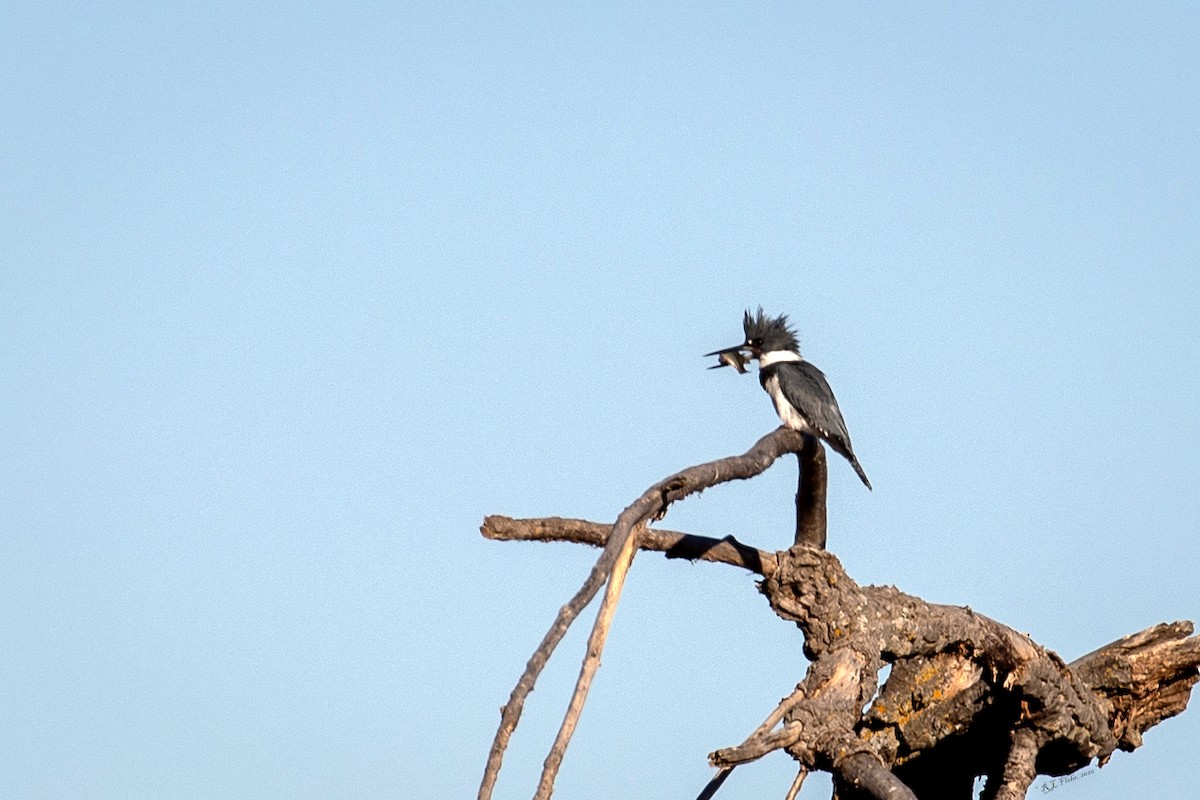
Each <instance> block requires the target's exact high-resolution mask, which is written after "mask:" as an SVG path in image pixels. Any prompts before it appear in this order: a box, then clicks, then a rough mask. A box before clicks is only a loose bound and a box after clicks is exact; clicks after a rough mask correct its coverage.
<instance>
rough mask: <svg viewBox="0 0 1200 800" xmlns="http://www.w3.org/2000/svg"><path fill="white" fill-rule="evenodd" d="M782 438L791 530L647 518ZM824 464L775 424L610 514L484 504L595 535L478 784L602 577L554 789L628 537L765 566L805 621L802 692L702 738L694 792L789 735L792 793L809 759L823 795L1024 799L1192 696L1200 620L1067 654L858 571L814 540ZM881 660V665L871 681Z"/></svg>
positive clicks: (750, 468)
mask: <svg viewBox="0 0 1200 800" xmlns="http://www.w3.org/2000/svg"><path fill="white" fill-rule="evenodd" d="M788 452H793V453H796V454H797V455H798V456H799V458H800V462H801V482H800V486H799V489H798V491H797V495H796V501H797V517H796V519H797V524H796V544H795V545H793V546H792V547H791V548H790V549H788V550H783V551H779V552H765V551H761V550H758V549H756V548H753V547H750V546H747V545H744V544H742V543H740V542H737V541H735V540H733V539H732V538H726V539H722V540H716V539H710V538H706V537H699V536H691V535H688V534H684V533H677V532H670V531H661V530H652V529H649V528H647V527H645V525H646V523H647V522H648V521H649V519H650V518H651V517H653V518H661V516H662V515H663V513H665V510H666V508H667V506H668V505H669V504H670V503H671V502H673V501H674V500H678V499H680V498H681V497H684V496H687V495H688V494H691V493H694V492H697V491H700V490H702V489H704V488H707V487H709V486H713V485H715V484H717V483H722V482H724V481H727V480H732V479H741V478H748V477H752V476H753V475H757V474H758V473H760V472H762V471H763V470H764V469H766V468H767V466H769V465H770V464H771V463H772V462H773V461H774V460H775V459H776V458H778V457H779V456H780V455H782V454H784V453H788ZM824 467H825V463H824V453H823V450H822V449H821V445H820V444H819V443H818V442H816V440H815V439H811V438H809V439H807V441H806V440H805V438H804V437H801V436H800V435H799V434H797V433H795V432H794V431H789V430H786V429H783V428H781V429H779V430H777V431H775V432H774V433H772V434H770V435H768V436H766V437H764V438H763V439H762V440H760V441H759V442H758V443H757V444H756V445H755V446H754V447H753V448H752V449H751V450H750V451H748V452H747V453H746V454H744V455H742V456H735V457H731V458H728V459H722V460H720V461H716V462H711V463H709V464H702V465H699V466H697V467H692V468H689V469H687V470H684V471H682V472H680V473H677V474H676V475H673V476H671V477H669V478H667V479H666V480H664V481H662V482H660V483H659V484H656V485H655V486H653V487H651V488H650V489H649V490H647V492H646V493H644V494H643V495H642V497H640V498H639V499H638V500H637V501H635V502H634V504H633V505H631V506H630V507H629V508H628V509H626V510H625V512H623V513H622V515H621V517H620V518H618V520H617V523H616V524H615V525H613V526H609V525H603V524H599V523H593V522H586V521H583V520H569V519H561V518H546V519H532V520H514V519H509V518H507V517H497V516H493V517H488V518H487V519H486V520H485V521H484V525H483V528H482V532H483V534H484V536H486V537H488V538H491V539H501V540H517V539H520V540H540V541H568V542H581V543H587V544H592V545H597V546H604V547H605V551H604V554H603V555H602V556H601V558H600V560H599V561H598V562H597V566H596V568H594V569H593V572H592V575H591V576H589V579H588V582H586V583H585V584H584V587H583V589H581V590H580V593H579V594H577V595H576V597H575V598H573V600H572V601H571V602H570V603H568V605H567V606H564V609H563V612H561V613H560V616H559V618H558V619H557V620H556V621H555V625H554V626H552V627H551V630H550V632H549V633H548V634H547V637H546V639H545V640H544V641H543V643H542V645H541V646H540V647H539V648H538V651H537V652H536V653H535V654H534V657H533V658H531V659H530V663H529V666H528V667H527V669H526V673H525V674H524V675H523V676H522V679H521V681H520V682H518V685H517V688H516V689H515V690H514V692H513V696H512V698H510V701H509V704H508V705H507V706H506V707H505V709H504V711H503V714H502V721H501V727H500V730H499V731H498V733H497V737H496V743H495V744H494V745H493V748H492V753H491V756H490V757H489V761H488V767H487V769H486V770H485V776H484V781H483V784H482V786H481V788H480V794H479V796H480V798H481V800H487V798H489V797H490V794H491V788H492V786H493V785H494V782H495V777H496V774H497V772H498V771H499V766H500V759H501V756H502V755H503V750H504V746H505V744H506V743H507V740H508V737H509V735H511V733H512V730H513V729H514V728H515V727H516V723H517V719H518V718H519V714H520V709H521V705H522V703H523V701H524V697H525V695H527V694H528V691H529V690H531V689H532V686H533V681H535V680H536V677H537V674H538V672H539V671H540V669H541V666H542V665H544V663H545V661H546V659H548V658H549V655H550V653H551V652H552V651H553V649H554V646H555V645H556V644H557V642H558V640H559V639H561V636H562V633H564V632H565V630H566V626H567V625H569V624H570V622H571V620H573V619H574V615H577V614H578V612H579V610H580V609H582V607H583V605H586V603H587V601H588V600H590V599H591V597H592V596H594V595H595V594H596V592H597V591H598V589H599V586H600V584H602V583H604V582H605V581H609V593H608V594H607V595H606V603H605V606H604V607H602V611H601V614H600V615H599V617H598V619H597V627H596V629H594V630H593V637H592V640H591V641H590V644H589V651H588V654H587V655H586V656H585V659H584V665H583V669H582V670H581V673H580V683H579V685H578V686H577V691H576V695H575V697H574V698H573V699H572V703H571V706H570V708H569V710H568V713H567V718H566V719H565V720H564V724H563V732H560V736H559V739H558V740H557V741H556V743H555V747H554V749H552V751H551V755H550V757H548V758H547V764H546V770H545V771H544V773H543V778H542V781H541V782H540V784H539V788H538V791H537V794H536V795H535V797H548V796H549V794H550V792H551V791H552V788H553V780H554V776H555V773H556V771H557V765H558V763H559V761H560V760H561V757H562V752H563V751H564V750H565V747H566V744H567V742H568V741H569V738H570V731H571V730H572V729H573V727H574V719H576V718H577V717H578V714H579V711H580V710H581V708H582V702H583V697H585V696H586V690H587V686H588V684H590V680H591V676H592V675H593V674H594V671H595V667H596V666H597V665H598V662H599V650H600V648H602V646H603V638H604V637H603V634H604V633H605V632H606V631H607V625H608V624H609V621H610V620H611V610H612V606H613V604H615V599H616V595H617V594H619V580H618V581H617V584H618V585H617V587H616V591H615V592H614V591H613V581H612V580H610V578H611V576H613V574H614V572H619V577H622V578H623V575H624V570H625V569H627V568H628V565H629V562H630V561H631V560H632V556H633V554H634V552H636V550H638V549H641V550H653V551H660V552H663V553H665V554H666V555H667V556H668V557H669V558H670V557H675V558H688V559H705V560H709V561H716V562H722V563H727V564H733V565H736V566H739V567H742V568H745V569H748V570H751V571H752V572H755V573H757V574H759V575H761V576H762V577H763V580H762V581H761V582H760V584H759V586H760V589H761V591H762V593H763V594H764V595H765V596H766V598H767V601H768V603H769V604H770V606H771V608H772V610H774V611H775V613H776V614H778V615H779V616H780V617H782V618H783V619H785V620H788V621H791V622H794V623H795V624H796V625H797V626H798V627H799V629H800V631H801V632H802V634H803V635H804V652H805V655H806V656H807V657H808V658H809V660H810V662H811V663H810V665H809V668H808V672H807V674H806V675H805V676H804V678H803V679H802V680H801V681H800V683H799V684H798V686H797V687H796V691H795V692H793V693H792V694H791V695H790V696H789V697H788V698H786V699H785V700H784V701H783V702H782V703H781V704H780V705H779V706H778V707H777V708H776V709H774V710H773V711H772V712H771V713H770V714H769V715H768V716H767V719H766V721H765V722H764V723H763V725H761V726H760V727H759V728H758V730H756V731H755V732H753V733H752V734H751V735H750V736H749V738H747V739H746V740H745V741H744V742H743V743H741V744H740V745H737V746H734V747H728V748H724V749H720V750H717V751H715V752H713V753H711V754H710V756H709V761H710V762H711V763H712V765H713V766H714V767H717V768H719V770H720V771H719V772H718V774H717V776H716V777H715V778H714V779H713V781H712V782H711V783H710V785H709V787H708V788H707V789H706V790H705V792H704V793H702V795H701V796H702V797H709V796H711V795H712V794H713V793H715V791H716V790H717V788H719V786H720V784H721V782H722V781H723V780H724V778H725V777H726V776H727V775H728V773H729V771H730V770H732V769H733V768H734V767H735V766H737V765H739V764H742V763H745V762H748V761H752V760H754V759H757V758H760V757H761V756H763V755H765V754H767V753H769V752H772V751H775V750H779V749H783V750H786V752H788V753H789V754H790V755H791V756H792V757H793V758H794V759H795V760H796V761H797V762H798V765H799V767H800V773H799V775H798V777H797V780H796V782H795V783H794V784H793V787H792V789H791V791H790V792H789V796H794V793H795V792H796V791H797V790H798V789H799V785H800V783H801V781H802V780H803V776H804V775H806V774H807V772H808V771H809V770H815V769H819V770H825V771H828V772H830V773H832V774H833V775H834V791H835V795H836V796H837V797H838V798H841V799H842V800H850V799H851V798H860V797H874V798H880V799H881V800H882V799H883V798H887V799H888V800H893V799H898V798H920V799H921V800H935V798H936V799H937V800H942V799H943V798H944V799H945V800H969V798H970V797H971V792H972V786H973V783H974V780H975V777H976V776H979V775H985V776H987V784H986V788H985V792H984V798H987V799H988V800H1001V799H1002V798H1003V799H1004V800H1013V799H1015V800H1019V798H1024V797H1025V793H1026V791H1027V789H1028V787H1029V785H1030V784H1031V782H1032V781H1033V779H1034V778H1035V777H1036V776H1037V775H1038V774H1045V775H1056V776H1057V775H1065V774H1068V773H1070V772H1073V771H1075V770H1078V769H1080V768H1081V767H1083V766H1086V765H1087V764H1089V763H1090V762H1091V761H1092V760H1093V759H1099V760H1100V764H1101V765H1103V764H1104V763H1105V762H1106V761H1107V759H1108V758H1109V757H1110V756H1111V755H1112V753H1113V751H1114V750H1115V749H1117V748H1118V747H1119V748H1121V749H1123V750H1133V749H1135V748H1136V747H1138V746H1140V745H1141V743H1142V739H1141V733H1142V731H1144V730H1146V729H1147V728H1149V727H1151V726H1153V725H1155V724H1157V723H1158V722H1160V721H1162V720H1163V719H1166V718H1167V717H1170V716H1173V715H1175V714H1178V713H1180V712H1182V711H1183V710H1184V709H1185V708H1186V707H1187V702H1188V699H1189V697H1190V691H1191V687H1192V686H1193V684H1195V683H1196V681H1197V679H1198V677H1200V672H1198V669H1197V668H1198V666H1200V637H1194V636H1192V625H1191V623H1190V622H1176V623H1171V624H1162V625H1157V626H1155V627H1153V628H1149V629H1147V630H1145V631H1142V632H1140V633H1136V634H1133V635H1131V636H1127V637H1125V638H1123V639H1120V640H1118V641H1116V642H1113V643H1111V644H1109V645H1106V646H1104V647H1102V648H1100V649H1099V650H1096V651H1095V652H1093V653H1090V654H1088V655H1086V656H1084V657H1082V658H1080V659H1078V660H1076V661H1074V662H1072V663H1071V664H1066V663H1064V662H1063V660H1062V659H1061V658H1059V657H1058V656H1057V655H1056V654H1055V653H1054V652H1053V651H1051V650H1048V649H1046V648H1044V647H1042V646H1040V645H1038V644H1037V643H1035V642H1033V641H1032V640H1031V639H1030V638H1029V637H1027V636H1025V635H1024V634H1021V633H1018V632H1016V631H1014V630H1012V629H1011V628H1009V627H1007V626H1005V625H1003V624H1001V623H999V622H996V621H995V620H992V619H989V618H988V617H985V616H983V615H981V614H977V613H975V612H973V611H972V610H971V609H970V608H964V607H958V606H946V605H936V604H932V603H926V602H925V601H923V600H921V599H920V598H917V597H913V596H911V595H907V594H904V593H903V592H900V591H899V590H897V589H895V588H892V587H876V586H859V585H858V584H857V583H855V582H854V581H853V580H852V579H851V578H850V577H849V576H848V575H847V574H846V572H845V570H844V569H843V568H842V565H841V563H840V562H839V561H838V560H837V558H836V557H835V556H834V555H833V554H832V553H829V552H828V551H826V550H824V549H823V548H824V544H825V485H824V483H825V480H824V479H825V469H824ZM605 608H607V609H608V613H607V616H606V614H605V611H604V609H605ZM597 631H599V634H597ZM597 642H598V646H597ZM885 665H889V666H890V667H891V672H890V674H889V676H888V679H887V681H886V683H885V684H884V686H883V687H882V688H879V687H878V676H879V672H880V670H881V669H882V668H883V667H884V666H885ZM868 704H869V705H868ZM864 707H866V711H865V712H864V711H863V708H864Z"/></svg>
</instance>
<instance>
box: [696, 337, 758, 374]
mask: <svg viewBox="0 0 1200 800" xmlns="http://www.w3.org/2000/svg"><path fill="white" fill-rule="evenodd" d="M743 347H744V346H743V345H740V344H739V345H737V346H736V347H726V348H725V349H724V350H713V351H712V352H711V353H705V354H704V357H705V358H708V357H709V356H716V357H717V363H716V364H713V365H712V366H711V367H709V369H720V368H721V367H733V368H734V369H736V370H737V371H738V372H743V373H744V372H746V371H747V370H746V361H748V360H749V359H748V357H747V356H746V354H745V353H743V352H742V350H743Z"/></svg>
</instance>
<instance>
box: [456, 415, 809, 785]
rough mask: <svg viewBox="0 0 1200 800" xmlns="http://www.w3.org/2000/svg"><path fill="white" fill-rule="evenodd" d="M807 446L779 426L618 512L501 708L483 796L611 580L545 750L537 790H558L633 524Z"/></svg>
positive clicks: (632, 546) (632, 545) (631, 548)
mask: <svg viewBox="0 0 1200 800" xmlns="http://www.w3.org/2000/svg"><path fill="white" fill-rule="evenodd" d="M803 446H804V440H803V438H802V437H801V435H800V434H799V433H797V432H796V431H792V430H789V429H787V428H782V427H781V428H777V429H776V430H774V431H772V432H771V433H769V434H767V435H766V436H764V437H762V438H761V439H759V440H758V441H757V442H756V443H755V444H754V446H753V447H751V448H750V449H749V450H747V451H746V452H745V453H744V454H742V455H740V456H730V457H728V458H723V459H719V460H717V461H711V462H709V463H707V464H699V465H697V466H694V467H689V468H688V469H685V470H683V471H681V472H678V473H676V474H675V475H672V476H670V477H669V478H667V479H665V480H663V481H660V482H658V483H656V484H655V485H653V486H651V487H650V488H649V489H647V490H646V491H645V492H644V493H643V494H642V495H641V497H639V498H638V499H637V500H635V501H634V502H633V503H632V504H630V506H629V507H628V508H626V509H625V510H624V511H623V512H621V515H620V516H619V517H617V521H616V523H615V524H614V525H613V530H612V533H611V535H610V536H609V538H608V541H607V542H606V543H605V546H604V552H603V553H601V554H600V557H599V559H597V561H596V564H595V566H593V567H592V571H591V573H590V574H589V575H588V578H587V580H586V581H585V582H584V585H583V586H582V587H581V588H580V590H579V591H578V592H576V594H575V596H574V597H573V598H572V599H571V601H570V602H569V603H568V604H567V605H566V606H564V607H563V608H562V609H561V610H560V611H559V614H558V616H557V617H556V618H555V620H554V623H553V624H552V625H551V626H550V630H549V631H548V632H547V634H546V636H545V637H544V638H543V639H542V643H541V644H540V645H539V646H538V649H537V650H536V651H535V652H534V654H533V656H532V657H530V659H529V662H528V664H527V665H526V668H525V672H524V673H523V674H522V675H521V678H520V679H519V680H518V682H517V685H516V687H515V688H514V689H513V692H512V694H511V695H510V697H509V701H508V704H507V705H505V707H504V709H503V710H502V711H501V719H500V727H499V729H498V730H497V731H496V737H495V739H494V740H493V742H492V747H491V751H490V752H489V754H488V761H487V766H486V767H485V769H484V775H483V780H482V782H481V783H480V787H479V795H478V797H479V800H490V798H491V795H492V790H493V789H494V787H495V783H496V778H497V776H498V775H499V771H500V765H501V763H502V760H503V758H504V751H505V749H506V748H507V746H508V741H509V738H510V737H511V735H512V732H513V730H515V729H516V726H517V723H518V721H519V720H520V716H521V710H522V708H523V707H524V703H525V698H526V697H528V695H529V693H530V692H531V691H533V687H534V684H535V683H536V681H537V678H538V675H540V674H541V671H542V669H543V668H544V667H545V665H546V662H547V660H549V658H550V655H551V654H552V653H553V652H554V649H555V648H556V647H557V646H558V643H559V642H560V641H561V640H562V637H563V635H564V634H565V633H566V630H567V628H568V627H569V626H570V625H571V623H572V622H574V620H575V619H576V617H578V616H579V613H580V612H581V611H582V610H583V608H584V607H586V606H587V604H588V603H589V602H591V600H592V598H593V597H595V595H596V593H597V592H598V591H599V588H600V586H601V585H603V584H604V583H605V582H608V584H609V586H608V589H607V590H606V591H605V595H604V600H603V602H602V604H601V609H600V612H599V613H598V614H597V617H596V623H595V624H594V625H593V627H592V634H591V636H590V637H589V639H588V650H587V653H586V654H585V656H584V660H583V665H582V666H581V668H580V672H579V678H578V679H577V680H576V683H575V691H574V693H573V694H572V697H571V701H570V703H569V704H568V711H567V715H566V716H565V717H564V719H563V724H562V726H561V727H560V728H559V734H558V736H557V737H556V739H555V743H554V745H553V746H552V747H551V750H550V753H549V754H548V755H547V756H546V762H545V764H544V766H543V770H542V777H541V779H540V780H539V782H538V791H537V795H536V797H538V798H545V797H549V796H550V793H551V792H552V791H553V788H554V778H555V776H556V775H557V773H558V767H559V765H560V764H561V762H562V756H563V754H564V753H565V751H566V748H567V745H568V744H569V743H570V739H571V734H572V733H573V732H574V728H575V723H576V721H577V719H578V715H579V713H580V712H581V711H582V708H583V703H584V700H586V697H587V692H588V689H589V688H590V686H591V680H592V676H593V675H594V674H595V671H596V669H597V668H598V667H599V664H600V654H601V652H602V651H603V649H604V642H605V639H606V637H607V633H608V626H609V625H611V622H612V615H613V613H615V610H616V603H617V600H618V599H619V597H620V591H621V588H622V585H623V583H624V571H625V570H627V569H628V567H629V562H630V561H632V559H633V556H634V554H635V553H636V552H637V550H636V544H637V542H636V539H633V540H632V541H631V539H632V537H634V535H635V531H638V530H642V529H644V527H645V524H646V523H647V522H649V521H650V519H651V518H654V519H661V518H662V516H663V515H664V514H665V513H666V510H667V507H668V506H669V505H670V504H671V503H673V502H675V501H677V500H682V499H683V498H685V497H687V496H689V495H691V494H695V493H696V492H701V491H704V490H705V489H707V488H710V487H712V486H716V485H717V484H720V483H725V482H727V481H731V480H745V479H747V478H752V477H754V476H755V475H758V474H759V473H761V472H763V471H764V470H765V469H767V467H769V466H770V465H771V464H772V463H774V462H775V460H776V459H778V458H779V457H780V456H781V455H783V454H784V453H795V452H798V451H799V450H800V448H802V447H803ZM618 574H619V575H620V580H611V579H610V578H611V576H614V575H618Z"/></svg>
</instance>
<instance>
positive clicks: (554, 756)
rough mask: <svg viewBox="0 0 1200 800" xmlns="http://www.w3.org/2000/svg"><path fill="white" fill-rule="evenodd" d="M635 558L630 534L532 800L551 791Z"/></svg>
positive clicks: (634, 541) (543, 797) (634, 536)
mask: <svg viewBox="0 0 1200 800" xmlns="http://www.w3.org/2000/svg"><path fill="white" fill-rule="evenodd" d="M635 555H637V534H636V532H631V533H630V534H628V535H627V536H626V537H625V543H624V546H623V547H622V548H621V552H620V553H619V554H618V555H617V561H616V563H615V564H613V569H612V574H611V575H609V577H608V586H607V587H606V588H605V590H604V600H602V601H601V603H600V611H599V612H597V614H596V622H595V623H594V624H593V625H592V633H591V636H589V637H588V647H587V655H586V656H585V657H584V659H583V665H582V666H581V667H580V668H579V678H578V679H577V680H576V682H575V692H574V693H573V694H572V695H571V702H570V703H568V705H567V713H566V714H565V715H564V716H563V721H562V725H561V726H560V727H559V729H558V735H557V736H556V737H555V739H554V745H553V746H552V747H551V748H550V752H549V754H547V756H546V761H545V763H544V764H543V766H542V777H541V779H540V780H539V781H538V788H537V792H535V793H534V798H535V800H546V798H549V797H550V795H551V794H552V793H553V792H554V779H555V777H556V776H557V775H558V768H559V766H560V765H561V764H562V759H563V756H564V755H566V752H567V745H569V744H570V743H571V736H572V735H573V734H574V733H575V726H576V725H577V724H578V722H579V715H580V713H581V712H582V711H583V704H584V703H585V702H586V701H587V695H588V690H589V689H591V687H592V678H594V677H595V675H596V670H597V669H599V668H600V654H601V653H602V652H604V643H605V641H606V640H607V639H608V631H609V628H611V627H612V620H613V615H614V614H616V612H617V601H618V600H620V599H621V590H622V589H623V588H624V586H625V576H626V575H627V574H628V573H629V567H630V565H631V564H632V563H633V557H634V556H635Z"/></svg>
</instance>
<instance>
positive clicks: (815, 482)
mask: <svg viewBox="0 0 1200 800" xmlns="http://www.w3.org/2000/svg"><path fill="white" fill-rule="evenodd" d="M796 462H797V466H798V467H799V473H800V474H799V476H798V477H797V479H796V544H803V545H808V546H809V547H816V548H820V549H824V548H825V536H826V519H825V496H826V492H827V491H828V486H827V484H828V480H829V468H828V464H827V462H826V460H825V447H824V445H822V444H821V440H820V439H818V438H817V437H815V436H812V435H810V434H805V435H804V447H803V448H802V449H801V450H800V452H799V453H797V454H796Z"/></svg>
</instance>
